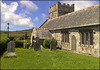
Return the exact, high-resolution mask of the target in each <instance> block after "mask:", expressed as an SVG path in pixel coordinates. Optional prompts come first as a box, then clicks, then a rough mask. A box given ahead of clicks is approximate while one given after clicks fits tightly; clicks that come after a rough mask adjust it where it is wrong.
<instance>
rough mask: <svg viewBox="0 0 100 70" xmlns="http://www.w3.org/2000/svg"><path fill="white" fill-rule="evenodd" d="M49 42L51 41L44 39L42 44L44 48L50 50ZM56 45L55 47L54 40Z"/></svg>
mask: <svg viewBox="0 0 100 70" xmlns="http://www.w3.org/2000/svg"><path fill="white" fill-rule="evenodd" d="M55 40H56V39H55ZM50 41H51V39H45V40H44V42H43V46H44V47H45V48H50ZM56 45H57V40H56Z"/></svg>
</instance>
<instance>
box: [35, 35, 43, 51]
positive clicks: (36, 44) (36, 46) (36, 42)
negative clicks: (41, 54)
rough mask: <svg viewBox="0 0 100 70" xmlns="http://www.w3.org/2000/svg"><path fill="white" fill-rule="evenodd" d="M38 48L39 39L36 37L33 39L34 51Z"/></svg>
mask: <svg viewBox="0 0 100 70" xmlns="http://www.w3.org/2000/svg"><path fill="white" fill-rule="evenodd" d="M40 49H41V47H40V39H39V37H36V38H35V40H34V51H39V50H40Z"/></svg>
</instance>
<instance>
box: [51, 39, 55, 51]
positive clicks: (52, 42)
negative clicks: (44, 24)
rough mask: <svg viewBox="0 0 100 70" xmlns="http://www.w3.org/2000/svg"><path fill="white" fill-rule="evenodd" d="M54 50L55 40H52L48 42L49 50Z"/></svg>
mask: <svg viewBox="0 0 100 70" xmlns="http://www.w3.org/2000/svg"><path fill="white" fill-rule="evenodd" d="M52 49H56V40H55V39H54V38H52V39H51V41H50V50H52Z"/></svg>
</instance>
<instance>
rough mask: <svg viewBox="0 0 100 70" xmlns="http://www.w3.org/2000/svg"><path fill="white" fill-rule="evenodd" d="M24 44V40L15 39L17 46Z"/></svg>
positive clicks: (20, 46)
mask: <svg viewBox="0 0 100 70" xmlns="http://www.w3.org/2000/svg"><path fill="white" fill-rule="evenodd" d="M23 44H24V41H23V40H17V41H15V45H16V47H17V48H22V47H23Z"/></svg>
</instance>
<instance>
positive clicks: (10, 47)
mask: <svg viewBox="0 0 100 70" xmlns="http://www.w3.org/2000/svg"><path fill="white" fill-rule="evenodd" d="M15 55H16V54H15V43H14V41H10V42H9V43H8V44H7V56H15Z"/></svg>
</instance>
